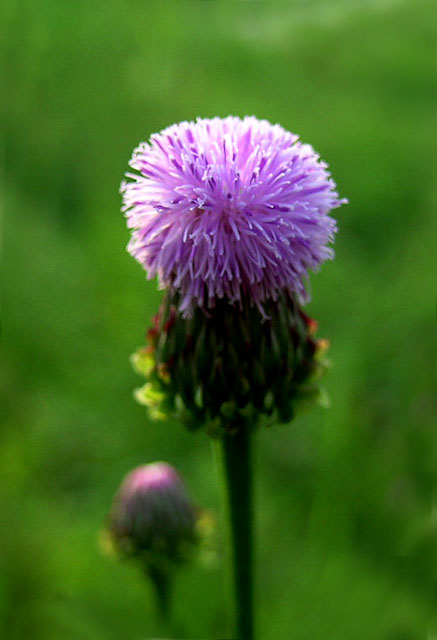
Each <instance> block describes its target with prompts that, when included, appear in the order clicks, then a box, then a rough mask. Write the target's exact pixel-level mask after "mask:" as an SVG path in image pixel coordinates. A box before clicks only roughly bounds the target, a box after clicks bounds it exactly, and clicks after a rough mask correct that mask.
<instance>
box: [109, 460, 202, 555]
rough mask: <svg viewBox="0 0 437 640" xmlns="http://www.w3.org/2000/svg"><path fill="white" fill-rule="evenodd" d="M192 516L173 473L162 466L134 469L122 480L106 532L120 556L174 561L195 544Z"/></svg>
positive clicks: (187, 499)
mask: <svg viewBox="0 0 437 640" xmlns="http://www.w3.org/2000/svg"><path fill="white" fill-rule="evenodd" d="M195 526H196V513H195V509H194V507H193V505H192V504H191V501H190V499H189V497H188V494H187V491H186V489H185V486H184V484H183V482H182V479H181V477H180V476H179V474H178V473H177V471H176V470H175V469H174V468H173V467H171V466H170V465H169V464H166V463H165V462H155V463H153V464H146V465H143V466H141V467H137V468H136V469H134V470H133V471H131V472H130V473H129V474H128V475H127V476H126V478H125V479H124V481H123V483H122V485H121V487H120V489H119V491H118V493H117V495H116V496H115V499H114V503H113V506H112V510H111V513H110V517H109V527H108V528H109V532H110V534H111V538H112V540H113V541H114V543H115V545H116V547H117V548H118V550H119V551H120V552H121V553H122V554H124V555H132V554H133V555H135V554H138V553H144V552H145V553H148V554H149V555H150V556H153V555H156V554H158V555H160V556H161V555H162V556H165V557H167V558H169V559H171V560H178V559H180V557H181V553H182V552H183V551H184V550H185V548H186V547H187V546H189V545H190V543H192V542H194V540H195Z"/></svg>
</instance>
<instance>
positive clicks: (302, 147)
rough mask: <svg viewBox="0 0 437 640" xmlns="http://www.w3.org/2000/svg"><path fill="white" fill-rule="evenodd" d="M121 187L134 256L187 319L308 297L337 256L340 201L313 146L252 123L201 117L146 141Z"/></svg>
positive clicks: (276, 127) (272, 127) (262, 123)
mask: <svg viewBox="0 0 437 640" xmlns="http://www.w3.org/2000/svg"><path fill="white" fill-rule="evenodd" d="M130 165H131V166H132V168H134V169H136V170H137V171H138V172H139V174H132V173H128V174H127V177H128V178H129V180H128V181H125V182H123V183H122V187H121V191H122V194H123V200H124V207H123V210H124V211H125V213H126V216H127V223H128V227H129V228H130V229H132V238H131V241H130V243H129V246H128V249H129V251H130V253H131V254H132V255H133V256H134V257H135V258H136V259H137V260H138V261H139V262H140V263H141V264H142V265H143V267H144V268H145V269H146V271H147V273H148V277H149V278H152V277H154V276H155V275H158V276H159V280H160V285H161V287H162V288H166V289H168V290H169V291H171V292H173V293H177V295H178V309H179V311H181V312H182V314H183V315H184V316H189V315H191V314H192V313H193V311H194V309H195V308H196V306H198V307H204V308H213V307H214V306H215V305H216V303H217V300H218V299H221V298H224V299H226V300H227V301H228V302H230V303H239V304H240V305H242V303H243V302H244V300H246V299H247V300H248V301H249V303H250V304H251V305H254V306H257V307H258V309H259V310H260V311H261V313H262V314H263V316H265V315H266V314H265V312H264V303H265V301H267V300H277V299H278V297H280V296H281V295H282V294H284V293H288V294H290V295H293V296H297V297H298V299H299V300H300V301H301V302H302V301H304V300H306V299H307V298H308V294H307V291H306V286H305V281H306V279H307V276H308V274H309V271H313V270H316V269H317V268H318V267H319V266H320V264H321V263H322V262H324V261H325V260H327V259H329V258H332V256H333V252H332V249H331V248H330V247H329V246H328V245H329V243H330V242H331V241H332V240H333V237H334V233H335V231H336V223H335V221H334V220H333V219H332V218H331V217H330V216H329V215H328V214H329V212H330V211H331V210H332V209H334V208H335V207H338V206H340V205H341V204H342V203H344V202H346V201H345V200H341V199H340V198H339V196H338V194H337V192H336V190H335V183H334V182H333V180H332V179H331V178H330V174H329V173H328V171H327V165H326V164H325V163H323V162H321V161H320V160H319V156H318V155H317V154H316V152H315V151H314V150H313V148H312V147H311V146H310V145H308V144H303V143H301V142H300V141H299V140H298V136H296V135H294V134H292V133H289V132H287V131H285V130H284V129H283V128H282V127H280V126H279V125H271V124H270V123H269V122H267V121H265V120H257V119H256V118H254V117H246V118H244V119H242V120H241V119H239V118H236V117H228V118H225V119H220V118H213V119H200V118H199V119H197V120H196V122H182V123H180V124H176V125H173V126H171V127H169V128H167V129H165V130H164V131H162V132H161V133H159V134H155V135H153V136H152V137H151V140H150V143H149V144H148V143H142V144H140V146H139V147H138V148H137V149H136V150H135V151H134V154H133V157H132V159H131V162H130Z"/></svg>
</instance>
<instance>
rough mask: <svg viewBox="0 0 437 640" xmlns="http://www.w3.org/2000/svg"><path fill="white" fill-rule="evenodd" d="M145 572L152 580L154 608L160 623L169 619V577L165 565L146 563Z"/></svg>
mask: <svg viewBox="0 0 437 640" xmlns="http://www.w3.org/2000/svg"><path fill="white" fill-rule="evenodd" d="M146 572H147V574H148V575H149V577H150V578H151V580H152V584H153V588H154V591H155V596H156V608H157V612H158V618H159V620H160V621H161V623H168V622H169V620H170V605H171V602H170V599H171V577H170V573H169V571H168V569H167V568H166V567H161V566H159V565H157V564H152V563H148V565H147V567H146Z"/></svg>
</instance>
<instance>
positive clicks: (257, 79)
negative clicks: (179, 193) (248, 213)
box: [0, 0, 437, 640]
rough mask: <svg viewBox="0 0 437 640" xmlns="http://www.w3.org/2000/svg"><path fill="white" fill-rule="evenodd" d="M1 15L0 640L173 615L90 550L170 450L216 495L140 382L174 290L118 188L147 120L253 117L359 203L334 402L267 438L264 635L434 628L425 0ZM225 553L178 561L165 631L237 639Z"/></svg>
mask: <svg viewBox="0 0 437 640" xmlns="http://www.w3.org/2000/svg"><path fill="white" fill-rule="evenodd" d="M0 19H1V23H2V25H3V27H2V32H3V34H2V40H1V57H2V61H3V63H4V69H5V71H6V81H5V84H4V86H5V90H4V91H3V96H2V99H3V107H4V114H3V115H4V127H3V128H4V135H5V148H6V154H5V157H6V163H5V165H6V168H5V173H4V177H5V179H4V180H3V186H4V204H5V213H6V215H5V219H4V229H3V231H4V233H3V236H4V237H3V262H2V264H3V278H2V280H3V282H2V287H3V302H2V329H3V358H2V360H3V363H4V365H5V366H4V367H3V369H2V373H1V387H2V396H3V400H2V406H1V418H2V430H1V436H0V437H1V449H0V468H1V475H2V482H1V485H2V487H1V494H0V499H1V511H0V512H1V515H2V517H1V530H0V637H1V638H3V637H4V638H7V639H8V640H18V639H20V640H27V639H28V638H32V640H61V639H62V640H64V639H65V640H82V639H83V640H87V639H94V638H95V639H96V640H99V639H100V638H102V639H103V638H105V639H110V640H112V639H114V640H115V639H123V640H140V639H145V638H149V637H153V636H155V635H159V633H160V632H159V628H158V626H157V625H156V623H155V620H154V617H153V607H152V604H153V602H152V599H151V593H150V590H149V587H148V585H145V584H144V583H143V580H142V576H141V574H140V572H139V571H137V570H136V568H135V567H133V566H129V565H126V564H119V563H117V562H115V561H114V560H112V559H109V558H107V557H105V556H104V555H102V553H101V551H100V549H99V544H98V538H99V532H100V530H101V529H102V527H103V525H104V521H105V517H106V514H107V511H108V509H109V505H110V503H111V500H112V496H113V493H114V492H115V490H116V488H117V486H118V484H119V482H120V481H121V479H122V477H123V475H124V474H125V473H126V472H127V471H129V470H130V469H131V468H132V467H133V466H135V465H138V464H141V463H145V462H151V461H154V460H161V459H164V460H167V461H169V462H170V463H171V464H173V465H175V466H177V467H178V468H179V470H180V471H181V473H182V474H183V476H184V477H185V479H186V481H187V483H188V485H189V487H190V491H191V494H192V495H193V497H194V499H195V501H196V502H197V504H199V505H201V506H203V507H208V508H210V509H213V510H216V511H218V509H219V506H220V488H219V485H218V480H217V474H216V472H215V469H214V465H213V463H212V460H213V458H212V454H211V444H210V442H209V440H208V438H207V437H206V436H204V435H203V434H190V433H188V432H186V431H184V429H183V428H182V427H181V426H180V425H178V424H173V423H169V422H165V423H158V424H154V423H152V422H150V421H148V419H147V417H146V414H145V411H144V409H143V408H142V407H140V406H138V405H137V404H136V403H135V402H134V400H133V398H132V391H133V389H134V388H135V386H137V385H139V384H141V383H142V380H141V379H140V378H138V377H137V376H136V375H135V374H134V373H133V371H132V370H131V367H130V364H129V355H130V354H131V353H132V352H133V351H134V350H135V349H136V348H137V347H138V346H139V345H141V344H143V336H144V331H145V329H146V328H147V326H148V324H149V322H150V318H151V316H152V315H153V313H154V312H155V311H156V309H157V306H158V303H159V299H160V293H159V292H157V290H156V283H155V282H147V281H146V280H145V277H144V273H143V272H142V270H141V268H140V267H139V265H137V263H136V262H135V261H134V260H133V259H132V258H131V257H130V256H129V255H128V254H127V252H126V250H125V246H126V244H127V241H128V233H127V231H126V228H125V222H124V219H123V216H122V214H121V213H120V196H119V194H118V189H119V184H120V181H121V179H122V176H123V173H124V172H125V171H126V170H127V162H128V159H129V158H130V155H131V152H132V149H133V148H134V146H136V145H137V144H138V142H139V141H141V140H146V139H148V137H149V135H150V134H151V133H153V132H155V131H158V130H160V129H162V128H164V127H165V126H167V125H169V124H171V123H173V122H178V121H180V120H184V119H193V118H195V117H196V116H203V117H211V116H215V115H219V116H226V115H228V114H235V115H239V116H244V115H246V114H253V115H256V116H257V117H260V118H266V119H268V120H270V121H272V122H279V123H280V124H282V125H283V126H284V127H285V128H287V129H290V130H292V131H294V132H296V133H299V134H300V135H301V138H302V140H304V141H306V142H310V143H311V144H312V145H313V146H314V147H315V148H316V149H317V151H318V152H319V153H320V154H321V156H322V157H323V158H324V159H325V160H326V161H327V162H329V164H330V167H331V170H332V172H333V175H334V178H335V180H336V182H337V184H338V187H339V191H340V193H341V195H343V196H347V197H348V198H349V200H350V204H349V205H348V206H347V207H343V208H342V209H340V210H339V211H338V212H337V213H338V215H337V217H338V220H339V229H340V231H339V234H338V237H337V242H336V260H335V261H334V262H332V263H329V264H326V265H325V266H324V267H323V269H322V271H321V273H319V274H317V275H315V276H314V277H313V278H312V289H313V302H311V304H310V305H308V312H309V313H310V314H311V315H312V316H314V317H316V318H317V319H318V321H319V326H320V329H319V336H324V337H327V338H329V339H330V341H331V343H332V347H331V350H330V357H331V360H332V363H333V367H332V370H331V371H330V373H329V375H328V376H327V378H326V388H327V390H328V392H329V395H330V397H331V403H332V406H331V408H330V409H328V410H323V409H314V410H313V411H312V412H310V413H307V414H305V415H302V416H299V417H298V418H297V419H296V420H295V421H294V422H293V423H292V424H291V425H290V426H288V427H285V428H284V427H282V428H273V429H271V430H265V431H262V432H259V433H258V436H257V451H256V471H257V484H256V491H257V500H258V512H257V616H258V629H259V638H260V639H267V638H268V639H269V640H282V639H288V638H295V639H296V640H420V639H422V638H423V639H425V638H428V633H431V632H430V628H431V627H432V616H433V609H434V606H435V603H436V581H435V580H436V549H437V544H436V537H435V533H436V520H435V518H434V520H433V521H432V519H431V517H430V513H431V512H430V504H431V498H432V495H431V486H432V483H431V480H432V477H433V469H434V470H435V468H436V465H435V462H436V461H435V450H434V453H433V446H432V445H433V440H432V438H431V416H432V410H433V399H432V366H431V360H432V358H431V341H432V338H431V324H432V320H431V318H432V313H433V300H432V294H431V292H432V289H433V287H432V281H433V272H432V267H433V266H434V264H433V254H434V252H435V231H436V229H435V227H436V224H435V215H434V216H432V215H431V212H432V211H433V209H434V210H435V205H436V200H437V187H436V184H437V181H436V178H437V176H436V173H437V171H436V158H437V144H436V134H435V123H436V108H437V100H436V97H437V95H436V86H437V67H436V61H437V46H436V45H437V37H436V32H437V30H436V27H437V7H436V4H435V2H421V1H420V0H419V1H416V2H412V1H411V2H402V1H399V2H396V1H392V2H384V1H382V0H381V1H379V2H376V1H375V2H369V1H363V2H354V1H353V0H351V1H350V2H339V1H335V0H332V1H329V0H327V1H325V2H323V1H322V0H319V1H314V2H299V3H296V2H291V1H290V2H272V3H270V4H267V3H266V4H263V3H257V2H174V3H172V2H171V3H170V2H157V1H156V2H145V1H142V2H139V1H134V0H130V1H129V0H117V1H116V0H107V1H106V2H104V3H102V2H95V1H92V0H76V1H75V2H61V1H60V0H43V1H42V0H41V1H40V0H34V1H33V2H27V3H26V2H23V3H22V2H18V1H12V0H3V3H2V7H1V9H0ZM433 236H434V238H433ZM434 477H435V475H434ZM221 567H222V559H221V558H220V557H219V558H218V559H217V561H216V562H215V563H210V564H209V565H204V564H202V563H200V562H199V563H197V564H195V565H193V566H192V567H190V568H189V569H188V570H187V571H186V572H181V573H180V574H179V577H178V583H177V598H176V603H175V605H176V610H175V624H174V629H173V631H172V633H173V635H174V636H175V637H180V638H223V637H228V636H227V633H228V632H227V630H226V624H225V600H226V598H225V594H224V587H223V571H222V568H221ZM430 625H431V626H430ZM429 637H430V638H431V637H432V635H430V636H429Z"/></svg>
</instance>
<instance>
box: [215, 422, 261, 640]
mask: <svg viewBox="0 0 437 640" xmlns="http://www.w3.org/2000/svg"><path fill="white" fill-rule="evenodd" d="M250 439H251V434H250V432H249V430H248V429H247V428H241V427H240V428H239V429H238V431H237V432H236V433H233V434H229V435H226V436H225V437H224V438H223V439H222V452H223V467H224V474H225V484H226V496H227V507H228V517H229V524H230V538H231V554H232V556H231V558H232V569H233V581H234V590H235V603H236V612H235V614H236V629H237V637H238V638H239V640H253V638H254V629H253V588H252V566H253V548H252V477H251V447H250V445H251V441H250Z"/></svg>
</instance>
